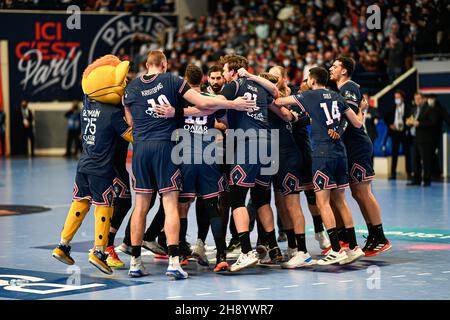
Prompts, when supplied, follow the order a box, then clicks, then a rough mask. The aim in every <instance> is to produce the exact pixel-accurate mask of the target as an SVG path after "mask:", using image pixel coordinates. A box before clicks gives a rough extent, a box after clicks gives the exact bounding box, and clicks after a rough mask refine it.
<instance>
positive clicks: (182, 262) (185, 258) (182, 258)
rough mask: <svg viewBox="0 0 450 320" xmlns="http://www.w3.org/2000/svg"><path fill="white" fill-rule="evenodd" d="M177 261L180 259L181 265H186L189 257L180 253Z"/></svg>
mask: <svg viewBox="0 0 450 320" xmlns="http://www.w3.org/2000/svg"><path fill="white" fill-rule="evenodd" d="M179 261H180V265H181V266H187V265H188V263H189V258H188V257H186V256H182V255H180V259H179Z"/></svg>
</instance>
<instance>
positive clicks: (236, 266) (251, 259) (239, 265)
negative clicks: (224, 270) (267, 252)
mask: <svg viewBox="0 0 450 320" xmlns="http://www.w3.org/2000/svg"><path fill="white" fill-rule="evenodd" d="M257 263H258V257H257V256H256V252H254V251H250V252H248V253H242V252H241V254H240V255H239V258H238V259H237V261H236V262H235V263H233V264H232V265H231V267H230V271H231V272H236V271H239V270H242V269H244V268H247V267H250V266H253V265H255V264H257Z"/></svg>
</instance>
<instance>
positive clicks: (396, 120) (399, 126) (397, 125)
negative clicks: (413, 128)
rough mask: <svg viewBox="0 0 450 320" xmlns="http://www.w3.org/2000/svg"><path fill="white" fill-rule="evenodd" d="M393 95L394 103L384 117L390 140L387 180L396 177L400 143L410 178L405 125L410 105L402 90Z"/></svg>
mask: <svg viewBox="0 0 450 320" xmlns="http://www.w3.org/2000/svg"><path fill="white" fill-rule="evenodd" d="M394 97H395V100H394V101H395V105H394V106H393V107H392V109H391V112H389V114H388V116H387V119H386V121H387V124H388V126H389V131H388V134H389V136H390V137H391V141H392V161H391V174H390V176H389V180H395V179H396V178H397V159H398V154H399V150H400V145H402V147H403V152H404V154H405V169H406V174H407V175H408V179H410V178H411V173H412V158H411V146H410V144H409V139H408V136H407V135H408V130H409V128H408V127H407V126H406V119H407V118H409V117H410V116H411V106H410V105H409V104H408V103H406V101H405V93H404V92H403V91H401V90H397V91H396V92H395V94H394Z"/></svg>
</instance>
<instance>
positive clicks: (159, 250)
mask: <svg viewBox="0 0 450 320" xmlns="http://www.w3.org/2000/svg"><path fill="white" fill-rule="evenodd" d="M142 247H144V248H145V249H147V250H148V251H151V252H152V253H154V254H160V255H166V254H167V252H166V250H165V249H164V247H163V246H162V245H160V244H159V243H158V242H156V241H142Z"/></svg>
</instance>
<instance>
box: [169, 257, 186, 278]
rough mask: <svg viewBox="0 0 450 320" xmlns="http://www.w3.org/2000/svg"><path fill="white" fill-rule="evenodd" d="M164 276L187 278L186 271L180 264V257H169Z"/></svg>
mask: <svg viewBox="0 0 450 320" xmlns="http://www.w3.org/2000/svg"><path fill="white" fill-rule="evenodd" d="M166 276H168V277H173V278H175V279H187V277H188V273H187V272H186V271H184V270H183V269H182V268H181V266H180V257H169V266H168V267H167V270H166Z"/></svg>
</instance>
